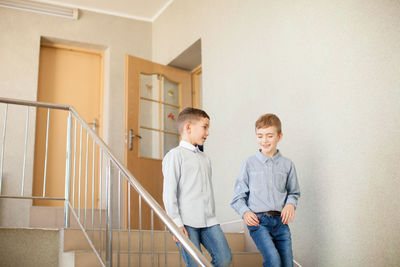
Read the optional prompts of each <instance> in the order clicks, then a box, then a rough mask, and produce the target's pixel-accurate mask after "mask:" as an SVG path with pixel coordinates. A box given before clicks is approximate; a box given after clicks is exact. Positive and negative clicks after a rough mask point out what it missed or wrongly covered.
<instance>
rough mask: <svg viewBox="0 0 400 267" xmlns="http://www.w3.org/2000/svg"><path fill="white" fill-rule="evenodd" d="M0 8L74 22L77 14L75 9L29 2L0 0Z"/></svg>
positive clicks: (25, 0) (24, 0)
mask: <svg viewBox="0 0 400 267" xmlns="http://www.w3.org/2000/svg"><path fill="white" fill-rule="evenodd" d="M0 7H7V8H12V9H18V10H23V11H28V12H34V13H39V14H44V15H52V16H57V17H62V18H69V19H75V20H76V19H78V13H79V12H78V9H77V8H69V7H62V6H57V5H50V4H45V3H40V2H36V1H29V0H0Z"/></svg>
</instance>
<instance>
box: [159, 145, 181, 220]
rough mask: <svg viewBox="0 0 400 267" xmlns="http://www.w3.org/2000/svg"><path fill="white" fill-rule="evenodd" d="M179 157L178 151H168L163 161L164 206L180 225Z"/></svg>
mask: <svg viewBox="0 0 400 267" xmlns="http://www.w3.org/2000/svg"><path fill="white" fill-rule="evenodd" d="M171 152H172V151H171ZM178 157H179V155H178V154H177V153H168V154H167V155H166V156H165V158H164V160H163V162H162V172H163V175H164V184H163V186H164V189H163V202H164V207H165V210H166V212H167V215H168V216H169V217H170V218H171V219H172V220H173V221H174V222H175V223H176V224H177V225H178V226H179V227H180V226H183V223H182V218H181V215H180V213H179V206H178V183H179V179H180V176H181V173H180V167H179V166H180V164H179V162H180V159H179V158H178Z"/></svg>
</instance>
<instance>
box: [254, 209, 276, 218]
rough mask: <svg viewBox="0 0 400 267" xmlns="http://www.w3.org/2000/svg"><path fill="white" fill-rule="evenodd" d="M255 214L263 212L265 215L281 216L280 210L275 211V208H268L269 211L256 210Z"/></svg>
mask: <svg viewBox="0 0 400 267" xmlns="http://www.w3.org/2000/svg"><path fill="white" fill-rule="evenodd" d="M256 214H265V215H267V216H272V217H274V216H279V217H280V216H281V212H280V211H276V210H270V211H264V212H256Z"/></svg>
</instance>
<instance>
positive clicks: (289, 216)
mask: <svg viewBox="0 0 400 267" xmlns="http://www.w3.org/2000/svg"><path fill="white" fill-rule="evenodd" d="M281 217H282V222H283V224H288V223H291V222H293V219H294V206H293V204H286V205H285V207H284V208H283V210H282V212H281Z"/></svg>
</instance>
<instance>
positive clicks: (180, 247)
mask: <svg viewBox="0 0 400 267" xmlns="http://www.w3.org/2000/svg"><path fill="white" fill-rule="evenodd" d="M178 251H179V267H182V244H179V249H178Z"/></svg>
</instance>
